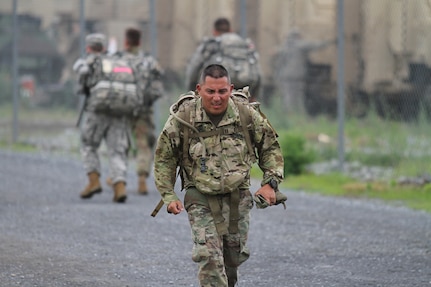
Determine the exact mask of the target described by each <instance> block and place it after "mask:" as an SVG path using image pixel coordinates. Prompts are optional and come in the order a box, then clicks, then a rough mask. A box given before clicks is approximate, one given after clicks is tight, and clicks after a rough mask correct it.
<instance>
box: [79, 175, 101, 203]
mask: <svg viewBox="0 0 431 287" xmlns="http://www.w3.org/2000/svg"><path fill="white" fill-rule="evenodd" d="M87 176H88V184H87V186H86V187H85V189H84V190H83V191H82V192H81V193H80V196H81V198H82V199H88V198H91V197H92V196H93V195H94V194H96V193H101V192H102V186H101V185H100V181H99V174H98V173H97V172H90V173H89V174H88V175H87Z"/></svg>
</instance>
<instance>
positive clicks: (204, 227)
mask: <svg viewBox="0 0 431 287" xmlns="http://www.w3.org/2000/svg"><path fill="white" fill-rule="evenodd" d="M196 91H197V92H198V94H199V96H196V97H194V98H193V99H190V100H188V101H186V102H184V103H177V104H176V106H177V107H176V109H173V107H174V106H175V105H174V106H172V107H171V111H172V113H171V116H170V117H169V118H168V120H167V122H166V124H165V126H164V129H163V131H162V133H161V135H160V136H159V139H158V142H157V146H156V153H155V162H154V167H155V168H154V173H155V180H156V186H157V188H158V190H159V192H160V194H161V196H162V199H163V202H164V203H165V204H166V205H167V211H168V212H169V213H172V214H175V215H176V214H179V213H180V212H181V211H183V210H184V208H185V209H186V211H187V213H188V217H189V221H190V225H191V229H192V239H193V244H194V245H193V251H192V259H193V261H195V262H197V263H198V264H199V274H198V277H199V281H200V285H199V286H208V287H209V286H218V287H222V286H234V285H235V284H236V282H237V280H238V279H237V269H238V266H239V265H240V264H241V263H243V262H244V261H245V260H247V259H248V257H249V255H250V253H249V250H248V248H247V246H246V243H247V236H248V229H249V218H250V217H249V213H250V210H251V208H252V207H253V196H252V194H251V193H250V190H249V188H250V169H251V166H252V164H253V162H255V159H256V158H255V150H254V149H257V154H258V155H259V166H260V168H261V169H262V171H263V173H264V175H263V181H262V187H261V188H260V189H259V190H258V191H257V192H256V194H255V197H260V198H262V197H263V199H264V200H265V202H266V203H267V204H269V205H273V204H276V203H277V202H276V198H278V197H276V194H275V190H276V189H277V186H278V183H279V182H281V181H282V180H283V156H282V153H281V150H280V146H279V143H278V141H277V135H276V133H275V131H274V130H273V129H272V127H271V126H270V124H269V123H268V120H267V119H266V118H265V117H264V116H263V115H262V114H261V113H260V112H259V111H258V110H257V109H255V108H253V107H252V105H251V104H249V103H248V99H245V100H244V102H243V104H242V105H241V104H240V103H238V102H236V101H237V100H236V101H234V98H233V97H232V95H233V94H232V91H233V85H232V84H231V81H230V77H229V74H228V71H227V70H226V69H225V68H224V67H223V66H221V65H218V64H213V65H209V66H208V67H206V68H205V69H204V70H203V72H202V74H201V76H200V80H199V83H198V85H197V86H196ZM244 103H246V104H244ZM174 110H177V112H174ZM240 110H241V111H242V112H241V113H240ZM186 111H189V114H187V112H186ZM242 115H244V116H245V117H248V116H249V117H250V123H251V124H250V125H249V128H250V129H249V130H246V132H247V134H248V135H247V134H245V133H244V131H242V134H241V132H239V131H238V130H237V127H239V126H242V125H241V122H242V121H241V120H240V118H241V117H242ZM187 118H188V119H189V120H193V121H194V125H193V124H188V123H187V120H185V119H187ZM184 125H186V126H184ZM189 125H190V126H189ZM189 128H190V129H191V130H189V132H190V134H189V136H186V132H187V131H188V130H187V129H189ZM249 136H250V137H249ZM247 137H248V138H251V139H253V142H254V147H252V146H249V145H248V144H247V142H248V141H247V140H246V138H247ZM186 138H188V139H189V141H188V140H186ZM177 166H179V167H180V171H181V179H182V186H183V187H184V188H185V189H186V194H185V197H184V205H183V203H182V202H181V201H180V200H179V198H178V196H177V195H176V194H175V192H174V184H175V181H176V178H175V172H176V169H177Z"/></svg>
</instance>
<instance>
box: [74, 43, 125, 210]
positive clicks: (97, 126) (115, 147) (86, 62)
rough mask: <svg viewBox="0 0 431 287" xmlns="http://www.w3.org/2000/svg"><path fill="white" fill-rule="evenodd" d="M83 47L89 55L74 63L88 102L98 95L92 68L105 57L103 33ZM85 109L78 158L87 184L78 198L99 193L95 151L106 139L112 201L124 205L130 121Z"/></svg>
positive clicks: (100, 189) (98, 168)
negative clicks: (86, 91) (86, 178)
mask: <svg viewBox="0 0 431 287" xmlns="http://www.w3.org/2000/svg"><path fill="white" fill-rule="evenodd" d="M86 45H87V47H86V49H87V53H88V56H87V58H86V59H81V60H78V61H77V62H76V63H75V65H74V71H75V72H77V73H78V74H79V76H80V83H81V85H82V87H83V89H84V90H88V91H90V95H89V96H88V97H87V99H86V101H91V100H92V99H93V98H94V97H95V94H96V92H97V89H95V88H94V86H95V84H96V82H97V81H98V79H99V78H100V75H98V74H97V70H98V69H95V67H94V66H95V65H101V61H102V60H101V57H102V56H103V55H104V54H105V46H106V37H105V36H104V35H103V34H90V35H88V36H87V37H86ZM84 108H86V109H87V118H86V120H85V122H84V124H83V127H82V130H81V155H82V158H83V161H84V167H85V170H86V172H87V175H88V181H89V182H88V184H87V186H86V187H85V189H84V190H83V191H82V192H81V194H80V196H81V198H82V199H88V198H91V197H92V196H93V195H94V194H96V193H100V192H102V186H101V184H100V180H99V177H100V175H101V164H100V159H99V156H98V152H97V150H98V149H99V147H100V144H101V142H102V140H105V142H106V146H107V149H108V156H109V164H110V173H111V176H112V182H113V187H114V198H113V201H114V202H125V200H126V198H127V195H126V188H125V185H126V173H127V152H128V149H129V137H128V131H129V129H130V120H129V119H128V118H127V117H124V116H121V117H119V116H114V115H110V114H106V113H100V112H96V111H94V110H91V109H90V108H88V105H84Z"/></svg>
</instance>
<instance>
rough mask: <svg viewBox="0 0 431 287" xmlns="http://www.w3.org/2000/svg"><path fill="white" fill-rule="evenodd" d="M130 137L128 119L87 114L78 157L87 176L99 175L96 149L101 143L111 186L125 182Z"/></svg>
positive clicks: (99, 167)
mask: <svg viewBox="0 0 431 287" xmlns="http://www.w3.org/2000/svg"><path fill="white" fill-rule="evenodd" d="M129 133H130V120H128V119H127V118H124V117H121V118H120V117H112V116H108V115H104V114H96V113H93V112H88V113H87V117H86V120H85V122H84V124H83V127H82V130H81V156H82V158H83V161H84V167H85V170H86V171H87V173H89V172H97V173H99V174H101V164H100V158H99V155H98V149H99V147H100V145H101V143H102V140H104V141H105V144H106V147H107V150H108V160H109V168H110V177H111V178H112V181H113V183H116V182H119V181H124V182H126V176H127V164H128V163H127V154H128V151H129V146H130V140H129V136H130V135H129Z"/></svg>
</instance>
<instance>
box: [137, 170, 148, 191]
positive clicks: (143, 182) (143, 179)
mask: <svg viewBox="0 0 431 287" xmlns="http://www.w3.org/2000/svg"><path fill="white" fill-rule="evenodd" d="M138 194H141V195H147V194H148V188H147V175H146V174H142V175H140V176H139V182H138Z"/></svg>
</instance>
